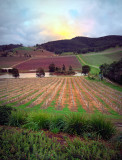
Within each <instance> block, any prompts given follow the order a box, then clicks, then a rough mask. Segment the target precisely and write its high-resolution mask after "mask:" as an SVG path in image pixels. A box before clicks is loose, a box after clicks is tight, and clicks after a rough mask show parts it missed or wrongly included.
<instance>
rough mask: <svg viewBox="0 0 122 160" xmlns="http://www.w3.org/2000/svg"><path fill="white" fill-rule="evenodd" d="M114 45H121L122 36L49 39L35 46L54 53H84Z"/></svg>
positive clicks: (98, 50)
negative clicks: (49, 40)
mask: <svg viewBox="0 0 122 160" xmlns="http://www.w3.org/2000/svg"><path fill="white" fill-rule="evenodd" d="M116 46H122V36H105V37H99V38H89V37H75V38H72V39H70V40H58V41H51V42H48V43H44V44H41V45H38V46H37V47H42V48H44V49H46V50H49V51H51V52H55V53H56V54H61V53H63V52H73V53H74V54H85V53H88V52H100V51H103V50H105V49H108V48H111V47H116Z"/></svg>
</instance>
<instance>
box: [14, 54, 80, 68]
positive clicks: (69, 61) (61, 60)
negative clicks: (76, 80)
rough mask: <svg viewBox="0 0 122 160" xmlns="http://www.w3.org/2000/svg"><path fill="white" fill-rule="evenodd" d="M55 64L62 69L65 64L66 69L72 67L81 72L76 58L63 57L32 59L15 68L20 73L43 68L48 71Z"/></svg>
mask: <svg viewBox="0 0 122 160" xmlns="http://www.w3.org/2000/svg"><path fill="white" fill-rule="evenodd" d="M51 63H54V64H55V65H56V66H57V67H62V65H63V64H64V65H65V67H66V69H68V68H69V66H70V65H71V66H72V68H73V69H74V70H81V67H82V66H81V64H80V62H79V61H78V60H77V58H76V57H75V56H65V57H64V56H61V57H48V58H31V59H30V60H29V61H25V62H23V63H20V64H18V65H16V66H15V68H17V69H19V71H24V70H26V71H27V70H28V71H29V70H36V69H38V68H39V67H42V68H43V69H44V70H46V71H48V68H49V65H50V64H51Z"/></svg>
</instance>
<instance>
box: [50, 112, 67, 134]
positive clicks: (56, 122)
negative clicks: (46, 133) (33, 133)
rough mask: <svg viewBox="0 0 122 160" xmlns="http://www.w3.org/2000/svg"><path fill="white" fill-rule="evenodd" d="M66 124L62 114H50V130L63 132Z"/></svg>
mask: <svg viewBox="0 0 122 160" xmlns="http://www.w3.org/2000/svg"><path fill="white" fill-rule="evenodd" d="M65 126H66V119H65V116H64V115H52V116H51V117H50V131H52V132H54V133H58V132H63V131H64V128H65Z"/></svg>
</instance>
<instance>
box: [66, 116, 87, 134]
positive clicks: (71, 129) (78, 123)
mask: <svg viewBox="0 0 122 160" xmlns="http://www.w3.org/2000/svg"><path fill="white" fill-rule="evenodd" d="M88 130H90V126H89V122H88V120H87V118H86V117H84V116H83V115H82V116H81V115H80V114H70V115H68V116H66V124H65V127H64V132H67V133H69V134H76V135H82V134H83V133H84V132H87V131H88Z"/></svg>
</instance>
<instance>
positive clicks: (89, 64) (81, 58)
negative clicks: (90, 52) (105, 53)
mask: <svg viewBox="0 0 122 160" xmlns="http://www.w3.org/2000/svg"><path fill="white" fill-rule="evenodd" d="M78 58H79V59H80V60H81V62H82V63H84V64H85V65H89V66H91V67H94V68H97V69H99V67H97V66H94V65H90V64H87V63H86V62H85V61H84V60H83V59H82V58H81V57H80V56H79V55H78Z"/></svg>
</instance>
